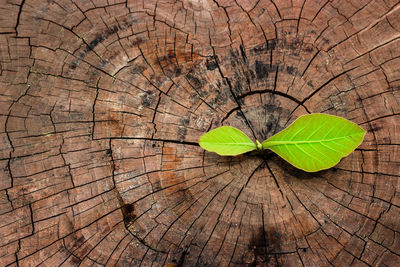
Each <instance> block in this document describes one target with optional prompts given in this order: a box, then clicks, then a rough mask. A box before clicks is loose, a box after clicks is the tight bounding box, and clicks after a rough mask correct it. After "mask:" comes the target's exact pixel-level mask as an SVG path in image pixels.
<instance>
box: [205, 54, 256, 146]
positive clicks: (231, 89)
mask: <svg viewBox="0 0 400 267" xmlns="http://www.w3.org/2000/svg"><path fill="white" fill-rule="evenodd" d="M212 49H213V53H214V57H215V58H216V60H215V62H216V63H217V68H218V71H219V74H220V75H221V78H222V79H224V80H225V81H226V83H227V84H228V87H229V91H230V93H231V95H232V97H233V99H234V100H235V102H236V104H237V106H238V108H239V111H240V113H241V114H242V116H243V118H244V120H245V123H246V125H247V127H249V129H250V131H251V132H252V134H253V137H254V138H255V139H257V136H256V134H255V132H254V130H253V127H251V124H250V122H249V120H248V119H247V117H246V115H245V114H244V112H243V109H242V106H241V104H240V102H239V99H238V98H237V97H236V95H235V93H234V92H233V88H232V84H231V81H230V80H229V79H228V77H225V76H224V74H223V73H222V70H221V67H220V65H219V62H218V58H217V56H216V54H215V49H214V47H212Z"/></svg>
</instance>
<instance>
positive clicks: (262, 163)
mask: <svg viewBox="0 0 400 267" xmlns="http://www.w3.org/2000/svg"><path fill="white" fill-rule="evenodd" d="M264 164H265V161H262V162H261V163H260V164H259V165H258V166H257V167H256V168H255V169H254V170H253V171H252V173H251V174H250V175H249V177H248V178H247V181H246V183H245V184H244V185H243V186H242V188H240V190H239V193H238V194H237V196H236V198H235V201H234V202H233V204H234V205H235V206H236V202H237V200H238V199H239V197H240V195H241V194H242V191H243V189H244V188H245V187H247V185H248V184H249V182H250V180H251V178H252V177H253V175H254V174H255V173H256V172H257V171H258V169H260V168H261V167H262V166H263V165H264Z"/></svg>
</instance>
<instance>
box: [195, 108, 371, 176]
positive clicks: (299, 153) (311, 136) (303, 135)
mask: <svg viewBox="0 0 400 267" xmlns="http://www.w3.org/2000/svg"><path fill="white" fill-rule="evenodd" d="M364 135H365V130H364V129H362V128H361V127H359V126H358V125H357V124H355V123H353V122H351V121H348V120H346V119H344V118H341V117H337V116H333V115H327V114H322V113H315V114H309V115H304V116H301V117H299V118H298V119H297V120H296V121H294V122H293V123H292V124H291V125H289V127H287V128H286V129H284V130H283V131H281V132H279V133H277V134H275V135H274V136H272V137H270V138H268V139H267V140H265V141H264V142H262V143H260V142H258V140H256V144H255V143H254V142H253V141H251V139H250V138H249V137H248V136H247V135H245V134H244V133H243V132H242V131H240V130H238V129H236V128H234V127H231V126H222V127H219V128H216V129H214V130H211V131H209V132H208V133H206V134H204V135H203V136H201V138H200V140H199V144H200V146H201V147H202V148H203V149H205V150H207V151H211V152H216V153H217V154H218V155H221V156H236V155H240V154H243V153H246V152H249V151H253V150H256V149H258V150H265V149H270V150H272V151H273V152H275V153H276V154H278V155H279V156H280V157H281V158H283V159H284V160H286V161H287V162H289V163H290V164H292V165H293V166H295V167H296V168H299V169H302V170H304V171H307V172H316V171H320V170H324V169H328V168H331V167H333V166H335V165H336V164H337V163H338V162H339V161H340V159H341V158H343V157H345V156H347V155H349V154H350V153H351V152H353V151H354V149H356V148H357V147H358V146H359V145H360V144H361V142H362V141H363V139H364Z"/></svg>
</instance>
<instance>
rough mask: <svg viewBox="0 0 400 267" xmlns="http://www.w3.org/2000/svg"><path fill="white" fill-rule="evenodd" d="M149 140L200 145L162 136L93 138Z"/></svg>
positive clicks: (101, 138) (105, 138) (104, 138)
mask: <svg viewBox="0 0 400 267" xmlns="http://www.w3.org/2000/svg"><path fill="white" fill-rule="evenodd" d="M108 139H114V140H147V141H158V142H165V143H173V144H181V145H188V146H199V144H198V143H197V142H188V141H179V140H173V139H160V138H150V137H127V136H126V137H125V136H121V137H100V138H96V139H93V140H108Z"/></svg>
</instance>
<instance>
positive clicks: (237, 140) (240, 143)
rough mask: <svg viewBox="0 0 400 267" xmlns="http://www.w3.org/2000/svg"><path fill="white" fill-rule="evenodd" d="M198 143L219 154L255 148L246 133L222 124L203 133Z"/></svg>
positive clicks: (225, 154) (234, 154) (233, 153)
mask: <svg viewBox="0 0 400 267" xmlns="http://www.w3.org/2000/svg"><path fill="white" fill-rule="evenodd" d="M199 144H200V146H201V147H202V148H204V149H205V150H207V151H210V152H215V153H217V154H218V155H221V156H236V155H239V154H243V153H246V152H249V151H252V150H254V149H256V148H257V146H256V144H254V143H253V141H251V139H250V138H249V137H247V135H245V134H244V133H243V132H242V131H240V130H238V129H236V128H234V127H231V126H222V127H219V128H216V129H214V130H211V131H209V132H208V133H205V134H203V135H202V136H201V137H200V140H199Z"/></svg>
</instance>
